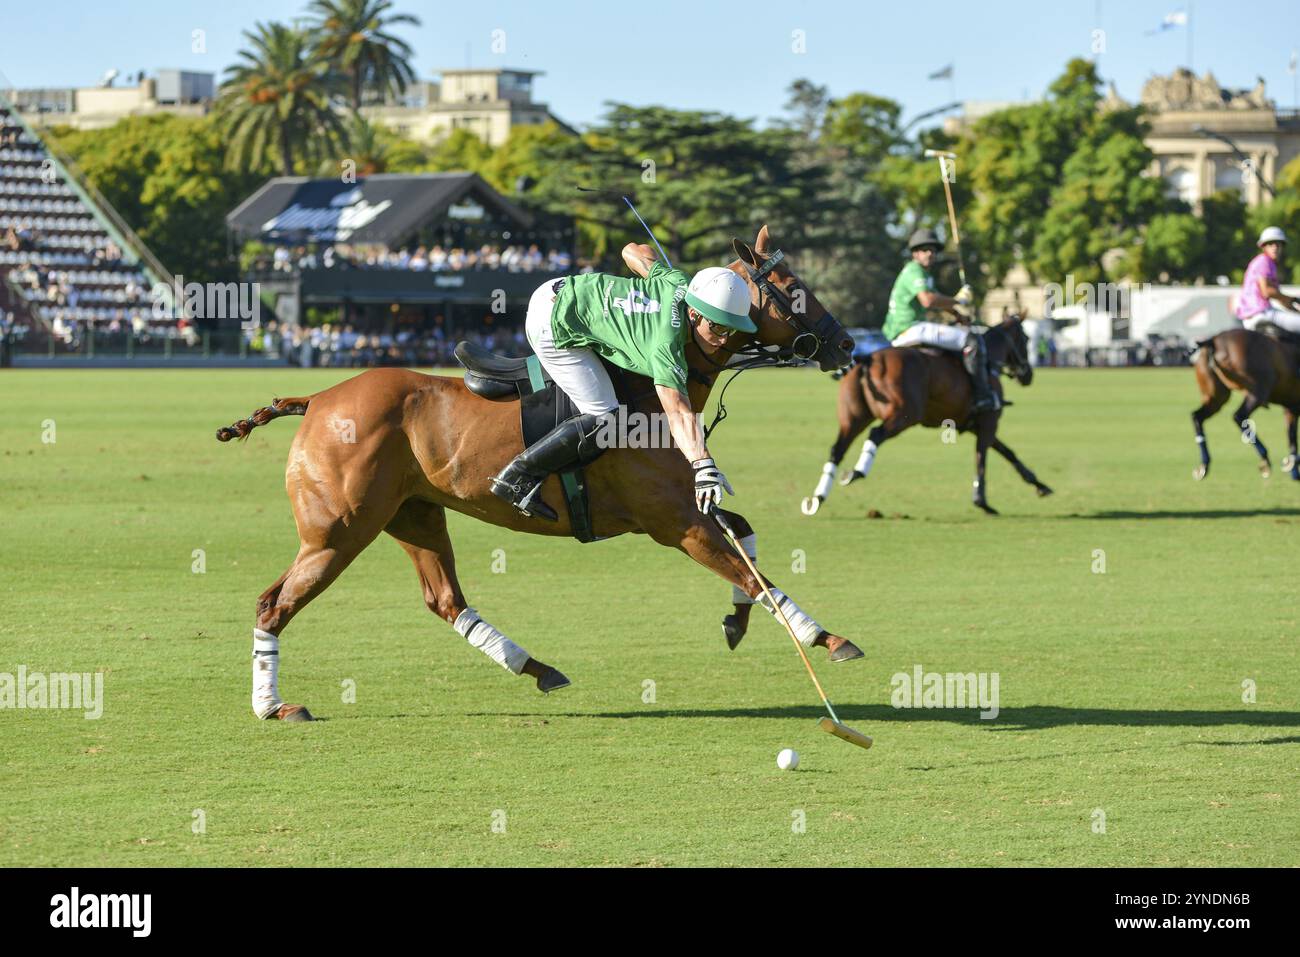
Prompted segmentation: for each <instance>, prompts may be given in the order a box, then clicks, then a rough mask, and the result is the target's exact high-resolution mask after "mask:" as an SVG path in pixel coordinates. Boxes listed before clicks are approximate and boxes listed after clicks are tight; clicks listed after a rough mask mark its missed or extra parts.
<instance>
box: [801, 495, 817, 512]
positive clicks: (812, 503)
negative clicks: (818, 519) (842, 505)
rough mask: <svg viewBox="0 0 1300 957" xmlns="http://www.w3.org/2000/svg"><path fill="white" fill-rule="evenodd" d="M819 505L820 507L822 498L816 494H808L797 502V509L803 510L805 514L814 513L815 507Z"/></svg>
mask: <svg viewBox="0 0 1300 957" xmlns="http://www.w3.org/2000/svg"><path fill="white" fill-rule="evenodd" d="M821 507H822V500H821V499H820V498H818V497H817V496H816V495H809V496H808V497H807V498H806V499H804V500H803V501H802V502H800V503H799V511H801V512H803V513H804V514H805V515H816V514H817V509H819V508H821Z"/></svg>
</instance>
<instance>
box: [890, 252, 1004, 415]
mask: <svg viewBox="0 0 1300 957" xmlns="http://www.w3.org/2000/svg"><path fill="white" fill-rule="evenodd" d="M907 245H908V250H909V251H910V252H911V254H912V259H911V262H909V263H908V264H907V265H906V266H904V267H903V271H902V272H900V273H899V274H898V279H896V280H895V281H894V288H893V290H892V291H891V292H890V294H889V314H888V315H887V316H886V317H885V326H884V329H883V330H882V331H883V333H884V335H885V338H887V339H889V340H890V345H893V346H934V347H936V348H939V349H946V350H948V351H951V352H960V353H961V359H962V365H963V366H964V367H965V369H966V371H967V372H968V373H969V374H970V378H971V385H972V388H973V392H974V397H973V404H972V408H971V411H972V412H977V413H978V412H994V411H996V410H997V409H999V408H1001V407H1002V403H1001V400H1000V399H999V398H998V395H997V393H996V392H994V391H993V389H992V387H991V386H990V384H989V370H988V356H987V353H986V352H985V348H984V337H983V336H981V335H980V334H979V333H978V332H976V331H975V330H974V329H970V328H964V327H962V326H958V325H949V324H946V323H942V322H933V321H931V320H930V319H929V315H930V312H931V311H932V310H937V311H940V312H946V313H948V314H950V315H952V316H954V317H956V318H959V319H964V318H967V317H966V316H965V315H964V313H965V312H966V311H968V310H969V309H970V306H971V301H972V299H973V298H974V297H973V293H972V292H971V288H970V286H962V287H961V289H960V290H958V292H957V295H955V296H945V295H944V294H943V293H941V292H937V291H935V288H934V276H933V275H932V274H931V272H930V269H931V267H932V266H933V265H934V260H935V257H936V256H937V255H938V254H939V251H940V250H942V249H943V244H942V243H941V242H939V237H938V236H936V235H935V234H934V231H933V230H930V229H918V230H917V231H916V232H914V233H913V234H912V238H911V239H910V240H909V241H908V244H907Z"/></svg>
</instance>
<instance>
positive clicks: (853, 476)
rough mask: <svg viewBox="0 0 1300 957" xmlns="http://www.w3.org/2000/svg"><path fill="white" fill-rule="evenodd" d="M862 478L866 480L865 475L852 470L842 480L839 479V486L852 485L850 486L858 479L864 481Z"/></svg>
mask: <svg viewBox="0 0 1300 957" xmlns="http://www.w3.org/2000/svg"><path fill="white" fill-rule="evenodd" d="M864 478H866V476H865V475H863V474H862V473H861V472H859V471H858V470H857V469H854V470H853V471H852V472H849V473H848V474H846V475H845V476H844V478H842V479H840V484H841V485H852V484H853V483H854V482H856V481H857V480H858V479H864Z"/></svg>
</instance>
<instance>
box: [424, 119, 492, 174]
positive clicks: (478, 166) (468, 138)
mask: <svg viewBox="0 0 1300 957" xmlns="http://www.w3.org/2000/svg"><path fill="white" fill-rule="evenodd" d="M491 158H492V147H490V146H488V145H487V144H486V143H484V142H483V141H482V140H481V139H479V138H478V137H477V136H476V135H474V133H472V132H471V131H469V130H467V129H465V128H464V127H460V128H457V129H454V130H452V131H451V132H450V133H449V134H447V136H446V137H444V138H443V139H442V140H440V141H439V142H438V143H437V144H435V145H434V147H433V149H431V150H430V151H429V155H428V171H429V172H434V173H450V172H454V171H458V170H464V171H466V172H469V173H479V174H482V172H483V170H484V169H485V168H486V167H487V164H488V160H490V159H491Z"/></svg>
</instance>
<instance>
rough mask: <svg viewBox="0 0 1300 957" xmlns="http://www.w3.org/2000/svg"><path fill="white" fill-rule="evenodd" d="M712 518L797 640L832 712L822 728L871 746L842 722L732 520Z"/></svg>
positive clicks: (714, 515) (718, 515)
mask: <svg viewBox="0 0 1300 957" xmlns="http://www.w3.org/2000/svg"><path fill="white" fill-rule="evenodd" d="M713 517H714V518H715V519H716V520H717V522H718V526H719V527H720V528H721V529H722V531H723V532H724V533H725V534H726V536H727V538H728V539H730V540H731V544H732V547H733V548H735V549H736V554H738V555H739V556H740V560H741V561H743V562H744V563H745V567H746V568H748V569H749V571H750V574H752V575H753V576H754V577H755V578H756V579H757V580H758V587H759V588H761V589H762V590H763V594H764V595H766V596H767V600H768V601H769V602H770V603H771V605H772V610H773V611H774V612H775V613H776V616H777V617H778V618H780V619H781V624H783V625H785V630H786V633H787V634H788V635H789V636H790V640H791V641H793V642H794V647H795V650H796V651H798V652H799V657H800V659H801V660H802V661H803V666H804V667H805V668H807V669H808V677H809V678H812V683H813V687H815V688H816V689H817V694H818V696H819V697H820V698H821V699H822V704H824V705H825V706H826V711H827V713H828V714H830V719H829V720H828V719H826V718H822V719H821V722H820V723H821V728H822V730H823V731H827V732H829V733H831V734H833V735H835V737H837V738H840V739H842V740H844V741H848V742H850V743H852V744H856V745H857V746H858V747H860V748H869V747H871V743H872V742H871V738H869V737H867V736H866V735H865V734H863V733H862V732H860V731H854V730H853V729H852V728H850V727H849V726H848V725H846V724H844V723H843V722H841V721H840V717H839V715H837V714H836V713H835V707H834V705H832V704H831V699H830V698H828V697H826V692H825V691H824V690H823V689H822V683H821V682H820V681H818V680H817V672H815V671H813V666H812V662H811V661H809V660H808V655H807V653H806V652H805V651H804V650H803V644H802V643H801V642H800V641H799V637H798V635H796V634H795V633H794V627H793V626H792V625H791V624H790V619H788V618H786V617H785V612H784V611H782V609H781V606H780V605H778V604H777V602H776V599H775V598H773V597H772V592H771V591H770V590H769V589H768V587H767V582H766V581H764V580H763V576H762V575H760V574H759V573H758V569H757V568H756V567H755V566H754V562H753V560H752V559H751V558H750V557H749V553H748V552H746V551H745V548H744V546H743V545H741V544H740V538H739V537H738V536H737V535H736V533H735V531H734V530H733V529H732V527H731V523H730V522H728V521H727V520H726V518H724V517H723V516H722V515H721V514H719V513H717V512H714V514H713Z"/></svg>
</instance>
